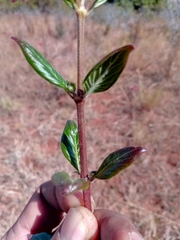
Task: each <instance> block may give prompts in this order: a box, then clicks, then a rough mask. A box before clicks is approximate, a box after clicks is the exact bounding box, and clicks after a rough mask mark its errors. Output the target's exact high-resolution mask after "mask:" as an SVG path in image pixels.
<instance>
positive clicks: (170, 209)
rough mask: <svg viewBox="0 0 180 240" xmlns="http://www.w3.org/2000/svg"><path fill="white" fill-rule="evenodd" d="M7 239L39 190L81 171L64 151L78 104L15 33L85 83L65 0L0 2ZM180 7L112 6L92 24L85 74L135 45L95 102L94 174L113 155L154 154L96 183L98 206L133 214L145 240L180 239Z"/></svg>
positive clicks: (0, 179)
mask: <svg viewBox="0 0 180 240" xmlns="http://www.w3.org/2000/svg"><path fill="white" fill-rule="evenodd" d="M0 36H1V37H0V168H1V171H0V219H1V221H0V236H2V235H3V234H4V233H5V231H6V230H7V229H8V228H9V227H10V226H11V225H12V224H13V223H14V221H15V220H16V219H17V217H18V216H19V214H20V212H21V211H22V209H23V208H24V206H25V204H26V203H27V201H28V199H29V198H30V196H31V195H32V193H33V192H34V190H35V189H36V188H37V187H38V186H39V185H40V184H41V183H42V182H44V181H47V180H49V179H50V178H51V176H52V174H53V173H55V172H57V171H67V172H69V173H70V174H73V171H74V170H73V168H71V166H70V164H69V163H68V162H67V161H66V160H65V158H64V157H63V155H62V153H61V149H60V139H61V134H62V131H63V128H64V126H65V123H66V121H67V120H68V119H72V120H75V121H76V111H75V105H74V103H73V101H72V100H71V99H69V97H68V96H67V95H66V94H65V93H64V92H63V90H61V89H58V88H57V87H55V86H53V85H50V84H49V83H48V82H46V81H44V80H43V79H42V78H41V77H40V76H38V75H37V74H36V73H35V72H34V71H33V70H32V69H31V67H30V66H29V65H28V64H27V63H26V61H25V59H24V57H23V55H22V53H21V51H20V49H19V47H18V46H17V44H16V43H15V42H14V41H12V40H11V39H10V38H11V36H16V37H19V38H21V39H23V40H25V41H27V42H28V43H29V44H31V45H33V46H34V47H35V48H36V49H37V50H38V51H39V52H41V53H42V54H43V55H44V56H45V57H46V58H47V59H48V60H49V61H50V62H51V63H52V65H53V66H54V67H55V68H56V69H57V70H58V71H59V72H60V73H61V75H62V76H63V77H64V78H65V79H67V80H69V81H72V82H76V49H77V47H76V40H77V33H76V16H75V14H74V12H73V10H71V9H70V8H68V7H67V6H66V5H65V3H63V1H60V0H29V1H28V0H25V2H24V3H23V2H21V1H18V0H17V1H16V2H15V3H12V2H11V1H10V0H8V1H7V0H6V1H5V0H0ZM179 40H180V1H179V0H169V1H168V0H139V1H138V0H119V1H113V0H109V2H108V3H106V4H104V5H102V6H100V7H99V8H97V9H95V10H94V11H93V12H92V13H91V14H90V15H89V18H88V19H87V21H86V49H85V60H86V72H88V71H89V70H90V69H91V68H92V67H93V66H94V64H95V63H97V61H99V60H100V59H101V58H102V57H104V56H105V55H106V54H108V53H109V52H111V51H113V50H114V49H116V48H119V47H121V46H123V45H126V44H133V45H134V47H135V50H134V51H133V52H132V53H131V55H130V58H129V61H128V65H127V67H126V69H125V70H124V72H123V74H122V76H121V78H120V79H119V81H118V82H117V83H116V84H115V85H114V86H113V87H112V88H111V89H110V90H108V91H106V92H104V93H99V94H94V95H91V96H90V97H89V98H88V99H87V102H86V122H87V127H86V132H87V133H86V135H87V151H88V164H89V171H92V170H96V169H97V168H98V166H99V165H100V164H101V162H102V160H103V159H104V158H105V157H106V156H107V155H108V154H109V153H110V152H112V151H115V150H117V149H119V148H123V147H125V146H142V147H145V148H146V149H147V153H145V154H142V156H141V157H140V158H139V159H137V160H136V161H135V163H134V164H133V165H132V166H130V167H129V168H128V169H126V170H124V171H123V172H122V173H120V174H119V175H118V176H116V177H115V178H113V179H110V180H108V181H96V183H95V184H92V195H93V197H94V200H95V202H96V204H97V207H104V208H109V209H111V210H115V211H119V212H121V213H122V214H125V215H126V216H128V217H129V218H130V219H131V220H132V221H133V222H134V224H135V226H136V227H137V228H138V229H139V231H140V232H141V233H142V235H143V236H144V237H145V239H146V240H149V239H154V240H156V239H166V240H177V239H180V221H179V219H180V188H179V183H180V159H179V158H180V157H179V156H180V44H179Z"/></svg>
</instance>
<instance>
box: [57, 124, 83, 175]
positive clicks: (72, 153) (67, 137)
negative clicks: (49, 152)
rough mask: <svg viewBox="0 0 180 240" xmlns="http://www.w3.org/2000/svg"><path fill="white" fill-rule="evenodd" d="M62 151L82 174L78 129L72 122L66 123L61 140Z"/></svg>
mask: <svg viewBox="0 0 180 240" xmlns="http://www.w3.org/2000/svg"><path fill="white" fill-rule="evenodd" d="M61 149H62V152H63V154H64V156H65V157H66V159H67V160H68V161H69V162H70V163H71V164H72V165H73V167H74V168H75V169H76V170H77V171H78V173H80V152H79V151H80V150H79V136H78V127H77V125H76V123H75V122H74V121H72V120H68V121H67V122H66V126H65V128H64V132H63V135H62V138H61Z"/></svg>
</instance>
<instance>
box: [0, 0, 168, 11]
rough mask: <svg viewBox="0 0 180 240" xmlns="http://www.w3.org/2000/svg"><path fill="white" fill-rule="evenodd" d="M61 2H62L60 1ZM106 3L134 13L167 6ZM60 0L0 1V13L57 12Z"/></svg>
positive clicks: (152, 0)
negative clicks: (19, 11) (25, 10)
mask: <svg viewBox="0 0 180 240" xmlns="http://www.w3.org/2000/svg"><path fill="white" fill-rule="evenodd" d="M62 1H63V0H62ZM107 1H108V3H114V4H116V5H117V6H121V7H123V8H124V9H132V10H135V11H143V10H147V11H159V10H161V9H162V8H163V7H165V6H167V0H107ZM60 2H61V1H60V0H25V1H24V2H21V1H20V0H17V1H16V2H15V3H12V1H11V0H6V1H5V0H0V11H3V12H13V11H17V10H23V9H24V8H26V9H29V10H39V11H40V12H49V11H51V10H57V9H58V8H59V7H60V6H62V4H61V3H60Z"/></svg>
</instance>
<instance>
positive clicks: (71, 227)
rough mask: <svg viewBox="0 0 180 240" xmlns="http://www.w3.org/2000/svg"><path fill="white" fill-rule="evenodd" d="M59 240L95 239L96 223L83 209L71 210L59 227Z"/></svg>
mask: <svg viewBox="0 0 180 240" xmlns="http://www.w3.org/2000/svg"><path fill="white" fill-rule="evenodd" d="M59 233H60V239H61V240H63V239H69V240H73V239H78V240H84V239H91V240H95V239H97V235H98V223H97V220H96V218H95V216H94V215H93V213H92V212H90V211H89V210H88V209H87V208H85V207H76V208H71V209H70V210H69V212H68V213H67V216H66V218H65V220H64V222H63V223H62V226H61V227H60V232H59Z"/></svg>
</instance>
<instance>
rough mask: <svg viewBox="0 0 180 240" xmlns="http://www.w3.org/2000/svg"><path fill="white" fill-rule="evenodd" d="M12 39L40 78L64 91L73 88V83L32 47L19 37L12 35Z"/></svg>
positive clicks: (69, 90)
mask: <svg viewBox="0 0 180 240" xmlns="http://www.w3.org/2000/svg"><path fill="white" fill-rule="evenodd" d="M12 39H13V40H14V41H16V42H17V44H18V45H19V46H20V48H21V50H22V52H23V54H24V56H25V58H26V60H27V62H28V63H29V64H30V65H31V67H32V68H33V69H34V70H35V71H36V72H37V73H38V74H39V75H40V76H41V77H42V78H44V79H46V80H47V81H48V82H50V83H52V84H54V85H56V86H58V87H60V88H63V89H64V90H65V91H66V92H71V90H74V84H73V83H69V82H68V81H66V80H64V79H63V77H62V76H61V75H60V74H59V73H58V72H57V71H56V70H55V69H54V67H53V66H52V65H51V64H50V63H49V62H48V61H47V59H45V58H44V57H43V56H42V55H41V54H40V53H39V52H38V51H37V50H36V49H35V48H34V47H32V46H31V45H29V44H28V43H27V42H25V41H22V40H21V39H18V38H15V37H12ZM72 85H73V88H72Z"/></svg>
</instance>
